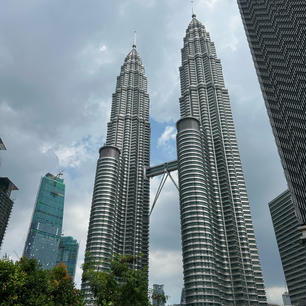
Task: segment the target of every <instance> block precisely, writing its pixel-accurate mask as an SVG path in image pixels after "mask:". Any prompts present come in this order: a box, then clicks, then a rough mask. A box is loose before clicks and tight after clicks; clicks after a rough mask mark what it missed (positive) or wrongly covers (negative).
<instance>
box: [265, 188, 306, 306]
mask: <svg viewBox="0 0 306 306" xmlns="http://www.w3.org/2000/svg"><path fill="white" fill-rule="evenodd" d="M269 208H270V213H271V217H272V222H273V227H274V231H275V235H276V240H277V244H278V250H279V254H280V257H281V261H282V265H283V269H284V272H285V278H286V282H287V287H288V291H289V296H290V300H291V303H292V305H299V306H305V305H306V248H305V245H303V244H302V241H301V238H300V232H299V230H298V221H297V219H296V216H295V209H294V205H293V202H292V199H291V196H290V192H289V190H286V191H285V192H283V193H282V194H280V195H279V196H278V197H276V198H275V199H274V200H272V201H271V202H270V203H269Z"/></svg>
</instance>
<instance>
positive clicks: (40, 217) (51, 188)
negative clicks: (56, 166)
mask: <svg viewBox="0 0 306 306" xmlns="http://www.w3.org/2000/svg"><path fill="white" fill-rule="evenodd" d="M59 176H60V174H59V175H57V176H54V175H52V174H50V173H47V174H46V175H45V176H44V177H42V179H41V182H40V187H39V190H38V194H37V198H36V202H35V207H34V212H33V216H32V221H31V225H30V228H29V233H28V237H27V240H26V243H25V247H24V252H23V256H26V257H27V258H32V257H34V258H35V259H37V261H38V262H39V263H40V264H41V265H42V268H43V269H52V268H53V267H54V266H55V265H56V258H57V253H58V247H59V242H60V238H61V234H62V223H63V211H64V197H65V184H64V180H63V179H61V178H60V177H59Z"/></svg>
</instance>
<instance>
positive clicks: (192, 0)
mask: <svg viewBox="0 0 306 306" xmlns="http://www.w3.org/2000/svg"><path fill="white" fill-rule="evenodd" d="M190 2H191V10H192V15H191V16H192V18H193V17H196V14H195V13H194V9H193V3H194V0H191V1H190Z"/></svg>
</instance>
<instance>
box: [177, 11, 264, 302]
mask: <svg viewBox="0 0 306 306" xmlns="http://www.w3.org/2000/svg"><path fill="white" fill-rule="evenodd" d="M180 81H181V98H180V113H181V119H180V120H179V121H178V122H177V130H178V132H177V155H178V177H179V189H180V214H181V232H182V250H183V271H184V288H185V301H186V305H188V306H191V305H192V306H202V305H211V306H212V305H235V306H238V305H241V306H242V305H243V306H245V305H249V306H250V305H254V306H255V305H256V306H258V305H266V297H265V291H264V285H263V278H262V273H261V267H260V262H259V257H258V251H257V246H256V240H255V235H254V230H253V224H252V220H251V214H250V207H249V202H248V197H247V192H246V187H245V181H244V176H243V171H242V166H241V161H240V157H239V150H238V145H237V140H236V135H235V128H234V123H233V118H232V113H231V107H230V101H229V95H228V91H227V89H226V88H225V85H224V80H223V75H222V67H221V62H220V60H219V59H218V58H217V55H216V50H215V46H214V43H213V42H212V41H211V40H210V35H209V33H208V32H206V30H205V27H204V26H203V25H202V24H201V23H200V22H199V21H198V20H197V19H196V16H195V15H194V14H193V16H192V20H191V22H190V24H189V26H188V28H187V30H186V36H185V38H184V46H183V48H182V66H181V67H180Z"/></svg>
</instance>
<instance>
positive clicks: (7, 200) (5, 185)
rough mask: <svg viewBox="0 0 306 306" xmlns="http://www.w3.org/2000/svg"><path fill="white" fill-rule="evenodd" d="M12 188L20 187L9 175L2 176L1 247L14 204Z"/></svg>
mask: <svg viewBox="0 0 306 306" xmlns="http://www.w3.org/2000/svg"><path fill="white" fill-rule="evenodd" d="M12 190H18V188H17V187H16V186H15V185H14V184H13V183H12V182H11V181H10V180H9V179H8V178H7V177H0V247H1V244H2V240H3V237H4V234H5V230H6V227H7V224H8V220H9V217H10V214H11V211H12V207H13V204H14V202H13V200H12V199H11V192H12Z"/></svg>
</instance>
